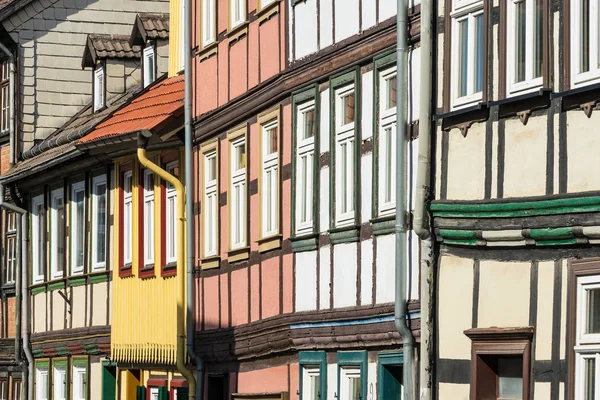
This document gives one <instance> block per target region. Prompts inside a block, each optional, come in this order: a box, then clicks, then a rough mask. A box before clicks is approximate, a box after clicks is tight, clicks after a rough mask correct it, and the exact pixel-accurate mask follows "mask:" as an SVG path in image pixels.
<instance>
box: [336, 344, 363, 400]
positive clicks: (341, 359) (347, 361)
mask: <svg viewBox="0 0 600 400" xmlns="http://www.w3.org/2000/svg"><path fill="white" fill-rule="evenodd" d="M337 364H338V368H337V372H338V378H337V379H338V381H337V392H338V394H339V393H340V388H341V377H342V373H341V369H342V368H343V367H360V395H361V398H362V399H366V398H367V351H366V350H363V351H338V353H337Z"/></svg>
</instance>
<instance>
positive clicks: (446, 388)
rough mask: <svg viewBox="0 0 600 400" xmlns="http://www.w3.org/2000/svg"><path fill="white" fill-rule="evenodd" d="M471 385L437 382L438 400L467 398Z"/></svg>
mask: <svg viewBox="0 0 600 400" xmlns="http://www.w3.org/2000/svg"><path fill="white" fill-rule="evenodd" d="M470 393H471V385H461V384H455V383H440V384H439V399H440V400H469V397H470Z"/></svg>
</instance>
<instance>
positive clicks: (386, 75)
mask: <svg viewBox="0 0 600 400" xmlns="http://www.w3.org/2000/svg"><path fill="white" fill-rule="evenodd" d="M395 77H396V67H395V66H394V67H390V68H388V69H385V70H383V71H381V72H380V73H379V132H378V137H377V142H378V143H377V146H378V149H377V152H378V157H377V158H378V163H379V165H378V174H377V175H378V177H377V179H378V180H379V182H378V185H377V187H378V193H377V200H378V201H377V208H378V210H377V211H378V215H379V216H383V215H389V214H394V213H395V212H396V209H395V207H396V185H395V176H396V151H395V150H396V107H392V108H390V109H387V99H388V97H389V95H388V92H387V87H388V86H387V81H388V80H390V79H394V78H395ZM387 129H390V130H391V138H390V139H391V141H390V143H389V147H390V149H389V150H390V151H389V152H388V151H387V150H388V146H386V140H385V139H386V138H385V137H384V135H385V132H386V130H387ZM388 153H389V154H390V158H391V160H388V159H387V156H386V155H387V154H388ZM388 163H389V164H391V167H390V171H391V180H390V179H388V178H390V177H388V176H387V164H388ZM388 180H389V181H390V182H391V189H390V190H391V199H390V201H388V202H384V199H385V192H386V189H387V182H388Z"/></svg>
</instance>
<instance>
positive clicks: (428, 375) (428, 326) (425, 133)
mask: <svg viewBox="0 0 600 400" xmlns="http://www.w3.org/2000/svg"><path fill="white" fill-rule="evenodd" d="M432 28H433V0H421V82H420V96H419V99H420V100H419V101H420V103H419V154H418V160H417V162H418V164H417V180H416V190H417V192H416V199H415V210H414V220H413V229H414V231H415V233H416V234H417V235H418V236H419V238H420V246H421V251H420V255H421V261H420V264H421V271H420V277H421V279H420V281H421V343H420V357H419V359H420V366H419V378H420V385H419V386H420V388H421V400H430V399H431V396H432V386H433V363H432V361H433V308H434V305H433V303H432V300H433V288H434V284H433V282H434V274H433V238H432V235H431V231H430V228H429V215H428V214H427V211H426V207H427V201H428V196H429V182H430V173H431V169H430V158H431V156H430V154H431V110H432V100H433V92H432V81H433V79H431V77H432V72H433V50H432V49H433V35H432Z"/></svg>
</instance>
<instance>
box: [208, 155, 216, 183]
mask: <svg viewBox="0 0 600 400" xmlns="http://www.w3.org/2000/svg"><path fill="white" fill-rule="evenodd" d="M206 171H207V172H206V180H207V181H208V182H212V181H214V180H215V179H217V158H216V157H214V156H213V157H210V158H208V159H207V160H206Z"/></svg>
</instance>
